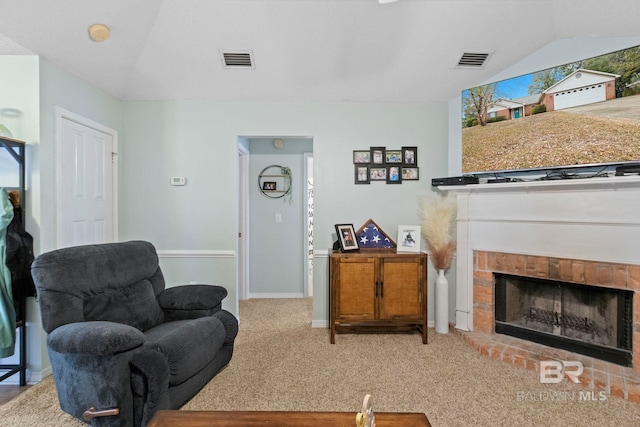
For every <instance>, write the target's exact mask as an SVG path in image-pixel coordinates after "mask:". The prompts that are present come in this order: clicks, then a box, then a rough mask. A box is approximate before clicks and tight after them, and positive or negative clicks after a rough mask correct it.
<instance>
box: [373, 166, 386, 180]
mask: <svg viewBox="0 0 640 427" xmlns="http://www.w3.org/2000/svg"><path fill="white" fill-rule="evenodd" d="M369 179H370V180H371V181H386V180H387V168H386V166H381V167H376V166H370V167H369Z"/></svg>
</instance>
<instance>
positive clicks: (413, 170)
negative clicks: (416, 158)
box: [402, 166, 420, 181]
mask: <svg viewBox="0 0 640 427" xmlns="http://www.w3.org/2000/svg"><path fill="white" fill-rule="evenodd" d="M419 179H420V168H417V167H407V166H402V180H403V181H418V180H419Z"/></svg>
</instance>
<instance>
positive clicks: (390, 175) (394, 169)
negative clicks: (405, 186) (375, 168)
mask: <svg viewBox="0 0 640 427" xmlns="http://www.w3.org/2000/svg"><path fill="white" fill-rule="evenodd" d="M387 184H402V175H401V166H387Z"/></svg>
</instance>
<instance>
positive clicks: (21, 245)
mask: <svg viewBox="0 0 640 427" xmlns="http://www.w3.org/2000/svg"><path fill="white" fill-rule="evenodd" d="M32 262H33V237H32V236H31V234H29V233H27V231H26V230H25V229H24V226H23V224H22V208H21V207H17V208H14V209H13V219H12V220H11V222H10V223H9V226H8V227H7V260H6V264H7V267H8V268H9V271H11V290H12V292H13V300H14V301H21V300H22V299H23V298H26V297H32V296H35V295H36V288H35V286H34V284H33V279H32V278H31V263H32Z"/></svg>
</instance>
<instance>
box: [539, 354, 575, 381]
mask: <svg viewBox="0 0 640 427" xmlns="http://www.w3.org/2000/svg"><path fill="white" fill-rule="evenodd" d="M582 371H584V367H583V366H582V362H575V361H563V362H558V361H557V360H544V361H540V383H542V384H557V383H559V382H561V381H562V378H564V376H565V375H566V376H567V377H569V379H570V380H571V381H573V382H574V383H576V384H578V383H579V382H580V380H579V379H578V378H579V377H580V375H581V374H582Z"/></svg>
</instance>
